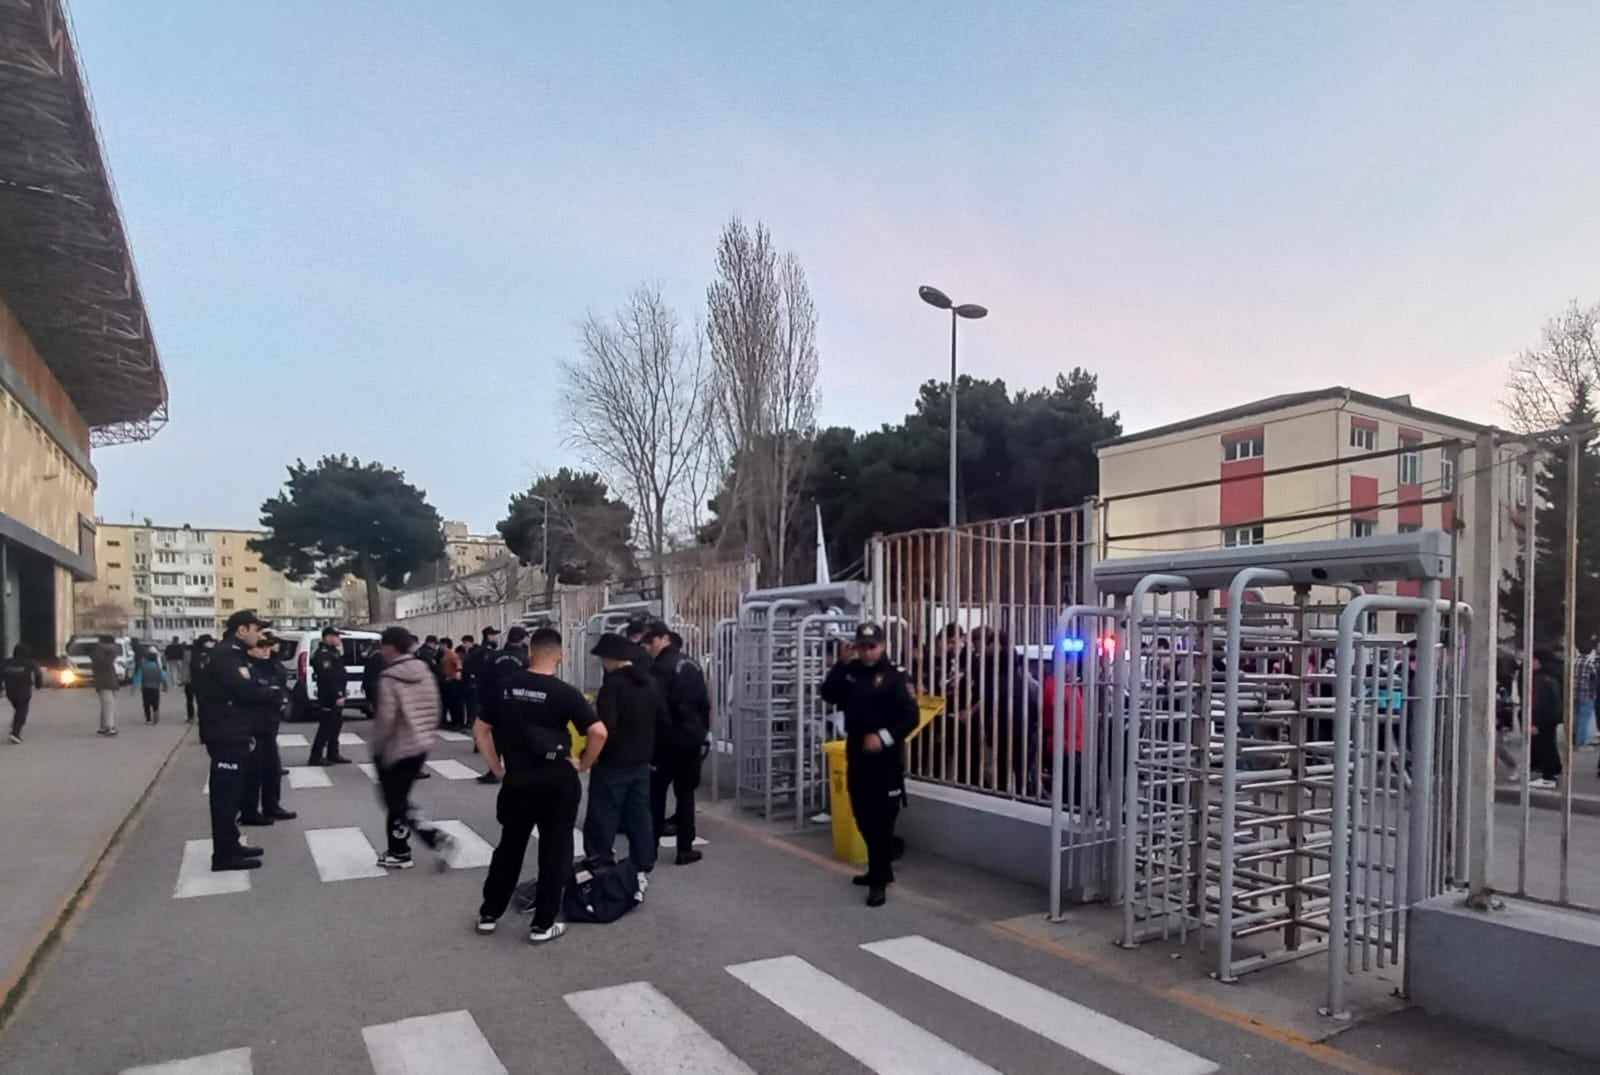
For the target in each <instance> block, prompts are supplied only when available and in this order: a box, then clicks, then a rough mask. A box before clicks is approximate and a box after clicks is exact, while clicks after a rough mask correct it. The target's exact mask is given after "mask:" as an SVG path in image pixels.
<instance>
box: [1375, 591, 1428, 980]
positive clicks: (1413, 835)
mask: <svg viewBox="0 0 1600 1075" xmlns="http://www.w3.org/2000/svg"><path fill="white" fill-rule="evenodd" d="M1422 599H1423V600H1424V601H1426V602H1427V607H1426V608H1425V609H1424V610H1423V611H1422V614H1421V616H1419V617H1418V623H1417V629H1418V635H1417V674H1416V678H1415V680H1414V681H1413V685H1412V690H1413V691H1414V692H1415V697H1416V709H1415V710H1414V711H1413V712H1412V714H1411V816H1410V818H1409V819H1408V820H1409V821H1410V823H1411V831H1410V834H1409V837H1408V841H1407V842H1408V843H1409V845H1410V846H1409V848H1408V853H1409V855H1410V857H1409V859H1408V861H1407V871H1406V872H1407V874H1408V875H1409V876H1408V877H1407V878H1406V898H1405V900H1404V901H1403V903H1402V906H1404V907H1406V908H1407V909H1408V911H1409V910H1410V909H1412V908H1415V907H1416V905H1417V904H1419V903H1421V902H1422V901H1423V900H1425V899H1427V898H1428V897H1429V896H1431V895H1433V885H1432V884H1431V879H1430V877H1429V873H1430V868H1431V867H1432V866H1433V863H1434V859H1435V850H1436V849H1435V848H1433V847H1431V846H1430V840H1429V836H1430V835H1431V833H1432V832H1433V823H1432V820H1433V819H1432V808H1433V791H1434V779H1433V763H1434V756H1433V733H1434V714H1435V710H1436V706H1437V701H1436V692H1435V688H1434V682H1435V679H1436V676H1435V674H1434V660H1435V658H1436V651H1437V648H1438V644H1439V580H1438V579H1427V580H1426V581H1424V582H1423V584H1422ZM1418 685H1420V688H1421V689H1420V690H1419V689H1418ZM1407 917H1408V921H1407V927H1406V948H1407V949H1408V950H1409V949H1410V947H1411V929H1410V922H1409V915H1408V916H1407ZM1364 928H1365V927H1363V929H1364ZM1410 969H1411V961H1410V960H1409V959H1408V960H1406V970H1407V975H1406V977H1407V979H1409V978H1410ZM1409 993H1410V989H1409V987H1408V988H1407V994H1408V995H1409Z"/></svg>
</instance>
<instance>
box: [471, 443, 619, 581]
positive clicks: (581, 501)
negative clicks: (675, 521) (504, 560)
mask: <svg viewBox="0 0 1600 1075" xmlns="http://www.w3.org/2000/svg"><path fill="white" fill-rule="evenodd" d="M541 498H543V499H541ZM546 501H548V508H549V516H548V518H549V528H548V532H549V535H550V550H549V558H548V560H546V557H545V547H544V542H545V533H546V526H545V520H546V515H545V510H546V506H547V505H546ZM495 529H496V530H498V531H499V532H500V536H501V537H502V538H504V539H505V543H506V547H507V548H509V549H510V550H511V551H512V553H513V554H515V555H516V557H517V559H519V560H520V561H521V562H522V563H524V564H539V565H541V566H542V565H544V564H545V563H547V562H548V564H549V565H550V570H549V571H548V572H547V573H546V575H545V580H544V599H545V607H546V608H549V607H551V605H552V604H553V603H554V601H555V589H556V583H558V582H562V583H565V584H567V585H569V586H583V585H587V584H589V583H593V582H603V581H605V580H606V579H608V578H610V577H611V576H612V574H613V573H619V574H623V575H632V574H637V573H638V566H637V564H636V563H635V560H634V555H633V547H632V542H633V509H632V508H630V507H629V506H628V505H627V504H625V503H624V502H623V501H621V500H619V499H617V498H615V497H613V496H611V493H610V490H609V489H608V488H607V487H606V483H605V481H604V479H602V478H601V477H600V475H599V474H597V473H595V472H593V471H575V470H572V469H570V468H568V467H562V468H561V469H560V470H558V471H556V472H555V473H554V474H545V475H541V476H540V477H538V478H536V479H535V480H534V482H533V484H532V485H530V486H529V487H528V489H527V491H526V492H522V493H517V494H515V495H514V496H512V497H511V501H510V503H509V504H508V505H507V507H506V517H505V518H504V519H502V520H500V522H499V523H497V524H495Z"/></svg>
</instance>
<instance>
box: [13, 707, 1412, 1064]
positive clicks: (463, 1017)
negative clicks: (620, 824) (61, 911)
mask: <svg viewBox="0 0 1600 1075" xmlns="http://www.w3.org/2000/svg"><path fill="white" fill-rule="evenodd" d="M347 728H348V729H349V730H350V731H352V732H354V733H355V734H357V735H364V733H365V725H364V724H362V723H360V722H352V723H351V724H350V725H347ZM286 730H287V731H289V732H291V733H297V732H305V731H308V730H307V729H304V728H303V727H291V728H289V729H286ZM348 749H349V751H350V753H351V754H352V755H353V756H354V757H356V758H357V759H358V760H364V759H365V750H364V748H361V747H351V748H348ZM305 753H306V751H305V748H304V747H290V748H286V749H285V751H284V759H285V763H286V764H288V765H298V764H300V763H302V762H303V761H304V757H305ZM436 757H437V758H439V759H450V760H455V761H457V762H460V763H463V764H465V765H467V766H471V767H476V764H477V763H476V759H475V758H473V757H472V755H471V753H470V749H469V747H468V745H467V744H466V743H450V744H444V745H443V748H442V749H441V751H439V753H438V754H437V755H436ZM205 771H206V767H205V757H204V752H203V751H202V750H201V748H200V747H199V746H198V745H195V744H193V743H190V744H188V745H185V746H184V747H182V748H181V750H180V754H179V756H178V757H177V759H175V761H174V762H173V764H172V765H171V766H169V768H168V769H167V771H166V773H165V775H164V776H163V777H162V779H161V781H160V782H159V784H158V786H157V788H156V790H155V792H154V793H153V794H152V796H151V798H150V799H149V801H148V802H147V804H146V806H145V808H144V810H143V812H142V814H141V816H140V817H139V818H138V821H137V823H136V825H135V826H134V827H133V828H132V829H131V830H130V832H129V833H128V834H127V836H126V837H125V839H124V842H123V844H122V845H121V847H120V848H119V850H118V851H117V852H116V857H115V859H114V861H112V862H110V863H109V864H108V867H107V869H106V870H105V871H104V874H103V880H102V882H101V883H100V884H98V885H97V886H96V888H95V890H94V891H93V892H92V894H91V898H90V901H89V903H88V905H87V907H86V908H85V909H84V910H83V911H82V912H81V913H80V915H79V917H78V918H77V920H76V922H75V924H74V926H73V927H72V929H71V930H70V931H69V933H68V935H67V936H66V938H65V939H64V943H63V944H62V946H61V949H60V950H59V952H58V953H57V954H56V955H55V956H54V958H53V959H52V960H51V961H50V962H49V964H48V965H47V966H46V967H45V968H44V970H43V972H42V973H41V975H40V977H39V981H38V982H37V984H36V986H35V988H34V989H33V990H32V992H31V993H30V994H29V996H28V997H27V998H26V999H25V1000H24V1002H23V1004H22V1006H21V1007H20V1008H19V1010H18V1011H17V1013H16V1015H15V1017H14V1018H13V1020H12V1021H11V1023H10V1024H9V1026H8V1027H7V1029H6V1031H5V1033H4V1036H3V1038H0V1072H7V1073H11V1072H15V1073H29V1075H33V1073H42V1072H74V1073H97V1072H107V1073H118V1072H125V1071H129V1070H132V1069H142V1067H143V1066H146V1065H167V1066H158V1067H155V1068H154V1071H156V1072H160V1073H161V1075H216V1073H221V1072H229V1073H236V1072H243V1071H254V1072H256V1073H260V1075H272V1073H280V1075H291V1073H292V1075H306V1073H318V1072H358V1073H359V1072H371V1071H376V1072H378V1073H379V1075H388V1073H390V1072H407V1073H409V1075H433V1073H438V1075H444V1073H446V1072H449V1073H452V1075H477V1073H479V1072H496V1071H513V1072H524V1071H527V1072H535V1071H536V1072H546V1071H552V1072H553V1071H562V1072H622V1071H628V1072H633V1073H635V1075H654V1073H664V1072H695V1073H716V1072H743V1071H752V1070H753V1071H757V1072H774V1073H776V1072H783V1073H796V1075H798V1073H810V1072H816V1073H824V1072H826V1073H842V1072H856V1071H868V1070H877V1071H883V1072H906V1073H908V1075H909V1073H912V1072H916V1073H919V1075H920V1073H926V1072H934V1071H950V1072H986V1071H1000V1072H1007V1073H1017V1075H1028V1073H1032V1075H1062V1073H1073V1072H1102V1073H1103V1072H1105V1071H1107V1070H1111V1071H1124V1072H1128V1073H1130V1075H1131V1073H1133V1072H1139V1073H1141V1075H1142V1073H1146V1072H1155V1073H1172V1075H1177V1073H1186V1072H1195V1073H1198V1072H1203V1071H1207V1070H1222V1071H1230V1072H1234V1071H1236V1072H1262V1073H1268V1072H1270V1073H1275V1075H1276V1073H1292V1072H1320V1071H1325V1070H1335V1069H1336V1068H1334V1067H1329V1066H1327V1065H1326V1064H1325V1063H1324V1061H1325V1060H1326V1059H1328V1058H1327V1057H1326V1056H1319V1055H1318V1054H1317V1052H1316V1050H1306V1049H1303V1048H1301V1049H1297V1048H1295V1047H1293V1046H1292V1045H1289V1044H1285V1043H1282V1042H1279V1041H1275V1040H1272V1039H1271V1038H1270V1037H1265V1036H1262V1035H1260V1034H1257V1033H1250V1032H1248V1031H1246V1030H1244V1029H1241V1028H1239V1027H1237V1026H1235V1025H1232V1024H1230V1023H1229V1022H1228V1021H1226V1020H1224V1019H1217V1018H1212V1017H1209V1016H1207V1015H1205V1014H1202V1013H1200V1012H1198V1011H1196V1010H1194V1009H1193V1008H1190V1007H1184V1006H1180V1005H1177V1004H1173V1003H1170V1002H1167V1001H1164V1000H1162V999H1160V998H1158V997H1153V996H1152V995H1150V994H1149V993H1147V992H1144V991H1141V990H1140V989H1138V988H1136V987H1134V986H1132V985H1130V984H1127V983H1125V982H1119V981H1116V980H1112V979H1110V978H1106V977H1103V976H1100V975H1098V974H1096V973H1095V972H1094V971H1093V970H1092V969H1087V968H1084V967H1082V966H1079V965H1075V964H1073V963H1071V962H1068V961H1065V960H1062V959H1060V958H1058V957H1056V956H1053V955H1052V954H1050V953H1049V952H1046V951H1041V950H1039V949H1037V948H1034V947H1029V946H1027V945H1024V944H1021V943H1018V942H1017V941H1015V940H1012V939H1008V938H1006V937H1003V936H1000V935H998V934H996V933H995V932H993V931H991V930H987V929H984V928H982V921H981V918H982V916H981V915H978V916H975V915H974V914H973V911H972V908H971V907H970V906H966V905H964V904H963V901H961V900H959V899H957V900H950V901H946V900H943V899H941V898H940V897H941V893H938V892H931V893H924V894H922V895H921V897H920V898H914V897H915V895H916V894H915V892H914V890H913V889H912V881H911V879H909V878H907V880H906V883H905V884H904V885H903V886H901V887H903V888H904V889H905V890H906V891H896V890H891V900H890V903H889V906H888V907H886V908H884V909H881V910H869V909H867V908H865V907H864V906H863V905H862V903H861V890H860V889H856V888H853V887H851V886H850V885H849V884H848V883H847V881H846V880H845V879H844V878H843V877H841V876H840V874H839V873H838V872H836V871H834V870H830V869H828V868H826V867H825V866H824V865H822V864H820V863H818V862H817V861H815V860H814V859H812V858H810V857H808V856H807V855H805V854H804V853H797V852H795V851H793V850H790V849H786V848H785V846H784V845H783V842H782V841H778V840H772V839H765V838H761V837H759V836H757V835H752V833H751V831H750V829H749V827H748V826H746V825H742V824H739V825H731V824H728V823H726V822H722V821H719V820H718V819H716V818H714V817H711V818H707V820H706V821H705V823H704V824H703V826H702V828H703V835H705V836H706V837H707V838H708V839H709V845H708V846H707V847H706V848H705V851H706V858H705V861H704V862H702V863H700V864H697V865H695V866H692V867H681V868H680V867H675V866H673V865H671V864H670V862H668V861H665V860H664V861H663V863H662V865H661V866H660V867H659V868H658V869H657V871H656V875H655V879H654V883H653V884H652V885H651V888H650V891H649V895H648V898H647V900H646V902H645V904H644V905H643V906H642V907H641V908H640V909H638V910H637V911H635V912H634V913H632V914H630V915H628V916H627V917H625V918H623V919H622V920H621V921H619V922H617V923H614V924H612V925H608V926H573V927H572V928H571V930H570V931H569V933H568V934H567V936H566V937H565V938H564V939H562V940H560V941H558V942H556V943H554V944H551V945H546V946H543V947H538V948H534V947H530V946H529V945H528V943H527V941H526V934H525V925H524V923H525V922H526V919H523V918H519V917H517V916H514V915H508V916H507V918H506V919H504V920H503V921H502V926H501V929H500V932H499V933H497V934H496V935H494V936H492V937H480V936H477V935H476V934H475V933H474V932H473V930H472V923H473V921H474V918H475V914H476V909H477V904H478V894H479V888H480V886H481V884H482V881H483V876H484V870H483V869H482V868H465V869H451V870H448V871H446V872H443V873H436V872H434V871H433V870H431V869H428V868H426V860H427V858H428V855H427V853H426V852H424V851H422V850H421V849H420V848H419V849H418V852H417V854H418V858H419V860H420V861H422V862H423V863H424V865H422V866H419V868H417V869H414V870H410V871H407V872H405V873H401V874H394V875H389V876H381V877H360V878H354V879H350V880H338V881H324V880H322V879H321V878H320V876H319V870H318V864H317V862H316V861H314V859H313V855H312V852H311V850H310V848H311V844H310V843H309V842H308V840H307V836H306V834H307V833H308V832H310V831H312V830H319V829H339V828H351V827H353V828H356V829H358V830H359V832H360V833H361V834H362V835H363V836H364V837H365V838H366V840H367V841H369V842H370V843H371V845H372V846H373V847H374V848H378V847H381V844H382V837H383V818H382V816H381V812H380V808H379V805H378V802H377V799H376V794H375V787H374V785H373V784H372V783H371V781H370V780H369V779H368V777H367V776H365V775H364V774H363V773H362V771H361V770H360V769H358V768H357V767H356V766H345V767H341V768H338V769H335V770H330V771H329V772H330V773H331V776H332V780H331V783H330V785H329V786H327V787H318V788H303V789H300V790H291V791H289V792H287V794H286V805H288V806H289V807H290V808H291V809H295V810H298V811H299V812H300V817H299V818H298V819H297V820H295V821H291V822H287V823H280V824H279V825H276V826H274V827H272V828H269V829H256V830H251V832H252V840H253V841H254V842H257V843H259V844H260V845H261V846H262V847H263V848H264V849H265V852H266V863H267V865H266V868H264V869H262V870H259V871H256V872H254V873H253V874H251V875H250V887H249V889H248V890H246V891H238V892H231V893H221V894H214V895H196V896H191V897H187V898H175V897H174V892H175V889H176V887H177V885H178V881H179V869H180V862H181V860H182V858H183V851H184V847H185V844H186V842H187V841H189V840H192V839H199V838H203V837H205V836H206V833H207V828H206V824H207V823H206V801H205V798H204V796H203V794H202V787H203V785H204V783H205ZM494 795H495V789H493V788H487V787H483V786H481V785H478V784H476V783H474V782H473V781H471V780H448V779H445V778H443V777H436V778H434V779H432V780H429V781H426V782H424V783H422V784H420V785H419V787H418V794H417V798H418V800H419V801H420V802H421V803H423V804H424V805H425V806H426V808H427V809H428V811H429V812H430V813H431V814H432V816H434V817H436V818H440V819H457V820H459V821H461V822H463V823H464V824H465V825H466V826H467V827H468V828H470V829H471V830H472V831H473V832H475V833H477V834H478V835H480V836H482V837H483V838H484V839H485V840H486V841H487V842H488V843H490V844H493V843H494V842H495V841H496V839H497V838H498V828H497V826H495V824H494V823H493V814H494ZM532 869H533V862H532V857H531V856H530V859H529V863H528V866H527V870H528V871H529V872H531V871H532ZM968 902H970V901H968ZM1007 913H1016V912H1015V911H1014V909H1008V912H1007ZM994 917H1001V915H1000V914H996V915H995V916H994ZM864 946H870V947H864ZM597 991H599V992H597ZM1029 1027H1031V1028H1032V1029H1027V1028H1029ZM244 1050H248V1054H246V1053H245V1052H244ZM217 1054H221V1055H217ZM1342 1055H1343V1054H1341V1056H1342ZM202 1057H205V1058H208V1059H206V1060H203V1061H197V1062H194V1063H190V1064H184V1065H178V1064H175V1063H174V1062H179V1061H185V1060H191V1059H193V1058H202ZM1369 1063H1372V1064H1376V1063H1377V1061H1376V1059H1374V1060H1372V1061H1369ZM1212 1065H1215V1068H1213V1067H1212ZM1337 1069H1340V1070H1351V1069H1352V1068H1351V1067H1350V1066H1349V1064H1348V1063H1344V1064H1339V1065H1338V1067H1337ZM1354 1069H1355V1070H1382V1068H1381V1067H1375V1066H1369V1067H1361V1066H1360V1064H1359V1063H1358V1064H1357V1066H1356V1067H1355V1068H1354ZM141 1075H143V1073H142V1072H141Z"/></svg>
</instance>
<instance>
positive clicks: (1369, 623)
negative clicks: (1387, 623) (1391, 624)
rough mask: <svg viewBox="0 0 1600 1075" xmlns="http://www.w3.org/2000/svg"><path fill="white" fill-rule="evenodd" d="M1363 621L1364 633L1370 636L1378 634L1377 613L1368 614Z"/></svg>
mask: <svg viewBox="0 0 1600 1075" xmlns="http://www.w3.org/2000/svg"><path fill="white" fill-rule="evenodd" d="M1362 621H1363V622H1362V625H1361V630H1362V631H1363V632H1365V633H1366V634H1369V635H1375V634H1377V633H1378V613H1377V612H1376V611H1373V612H1369V613H1367V614H1366V615H1365V616H1363V617H1362Z"/></svg>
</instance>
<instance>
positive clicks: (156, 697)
mask: <svg viewBox="0 0 1600 1075" xmlns="http://www.w3.org/2000/svg"><path fill="white" fill-rule="evenodd" d="M139 694H140V696H141V700H142V701H143V702H144V719H145V720H147V721H149V722H150V723H152V724H153V723H155V722H156V721H158V720H160V719H161V688H160V687H141V688H140V689H139Z"/></svg>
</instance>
